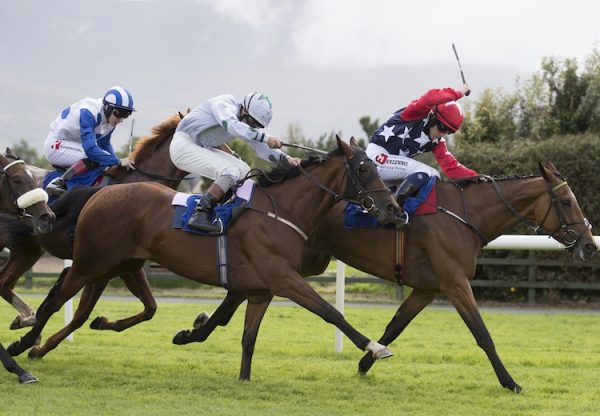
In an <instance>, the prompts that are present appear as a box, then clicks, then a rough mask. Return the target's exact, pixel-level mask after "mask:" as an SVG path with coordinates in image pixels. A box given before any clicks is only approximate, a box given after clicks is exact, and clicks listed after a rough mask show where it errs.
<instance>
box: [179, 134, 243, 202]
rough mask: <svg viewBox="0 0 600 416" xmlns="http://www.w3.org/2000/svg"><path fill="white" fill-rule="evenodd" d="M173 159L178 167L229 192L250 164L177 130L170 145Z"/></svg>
mask: <svg viewBox="0 0 600 416" xmlns="http://www.w3.org/2000/svg"><path fill="white" fill-rule="evenodd" d="M169 153H170V155H171V160H172V161H173V164H174V165H175V166H177V168H179V169H181V170H184V171H186V172H190V173H194V174H196V175H200V176H203V177H206V178H209V179H219V180H218V181H216V182H215V183H217V184H218V185H219V187H220V188H222V189H223V191H225V192H227V191H228V190H229V189H230V188H231V187H232V186H233V184H234V183H235V181H238V180H240V179H242V178H243V177H244V176H246V174H247V173H248V171H250V166H248V164H247V163H246V162H244V161H243V160H241V159H238V158H236V157H235V156H233V155H230V154H229V153H226V152H223V151H222V150H219V149H217V148H214V147H202V146H199V145H198V144H196V142H195V141H194V140H193V139H192V138H191V137H190V135H189V134H187V133H184V132H180V131H178V132H176V133H175V135H174V136H173V140H171V146H170V147H169Z"/></svg>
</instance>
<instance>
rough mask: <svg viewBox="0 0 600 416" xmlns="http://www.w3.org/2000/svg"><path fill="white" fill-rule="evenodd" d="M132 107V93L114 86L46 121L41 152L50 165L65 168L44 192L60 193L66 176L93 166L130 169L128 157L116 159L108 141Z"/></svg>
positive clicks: (69, 176)
mask: <svg viewBox="0 0 600 416" xmlns="http://www.w3.org/2000/svg"><path fill="white" fill-rule="evenodd" d="M133 111H135V110H134V108H133V97H132V96H131V94H130V93H129V91H127V90H126V89H125V88H123V87H118V86H115V87H112V88H111V89H109V90H108V91H107V92H106V93H105V94H104V97H103V98H101V99H100V98H98V99H96V98H84V99H83V100H80V101H78V102H76V103H75V104H72V105H70V106H69V107H67V108H65V109H64V110H63V111H62V112H61V113H60V114H59V115H58V117H57V118H56V120H54V121H53V122H52V124H50V133H49V134H48V137H47V138H46V141H45V143H44V155H45V156H46V159H48V161H49V162H50V163H51V164H52V165H54V166H56V167H59V168H68V169H67V170H66V171H65V173H63V174H62V175H61V176H60V177H58V178H56V179H54V180H53V181H51V182H50V183H49V184H48V186H47V187H46V191H47V192H48V194H49V195H51V196H60V195H62V194H64V193H65V192H67V184H66V182H67V181H68V180H70V179H73V178H74V177H75V176H77V175H81V174H83V173H85V172H88V171H89V170H91V169H95V168H97V167H109V166H118V165H121V166H123V167H125V168H127V169H133V164H132V163H131V161H130V159H129V158H124V159H119V158H118V157H117V155H116V154H115V151H114V149H113V147H112V144H111V143H110V138H111V135H112V133H113V131H114V129H115V127H116V126H117V125H118V124H120V123H121V122H122V121H123V120H124V119H126V118H127V117H129V116H130V115H131V113H132V112H133Z"/></svg>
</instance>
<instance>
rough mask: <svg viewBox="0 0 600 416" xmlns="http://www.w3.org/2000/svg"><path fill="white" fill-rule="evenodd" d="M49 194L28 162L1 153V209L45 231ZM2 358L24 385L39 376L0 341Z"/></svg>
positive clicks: (51, 215) (48, 223)
mask: <svg viewBox="0 0 600 416" xmlns="http://www.w3.org/2000/svg"><path fill="white" fill-rule="evenodd" d="M47 201H48V195H47V194H46V192H45V191H44V190H43V189H41V188H38V187H37V183H36V181H35V179H34V177H33V175H32V174H31V173H30V172H29V171H28V170H27V167H26V166H25V162H24V161H23V160H21V159H19V158H18V157H17V156H16V155H15V154H14V153H13V152H12V151H11V150H10V149H6V155H0V210H1V211H2V212H3V213H10V214H13V215H16V216H17V217H18V218H19V219H20V221H23V222H24V223H25V224H27V225H28V226H29V227H30V228H29V229H30V230H33V231H34V233H45V232H48V231H50V230H51V229H52V224H53V222H54V213H53V212H52V210H51V209H50V207H48V205H47V204H46V202H47ZM0 361H1V362H2V365H3V366H4V368H6V369H7V370H8V371H9V372H11V373H14V374H16V375H17V376H18V377H19V382H20V383H24V384H29V383H35V382H36V381H37V378H36V377H34V376H33V375H31V374H30V373H29V372H27V371H25V370H24V369H23V368H21V367H20V366H19V365H18V364H17V363H16V362H15V360H13V358H12V357H11V356H10V355H9V354H8V353H7V352H6V350H5V349H4V346H2V344H0Z"/></svg>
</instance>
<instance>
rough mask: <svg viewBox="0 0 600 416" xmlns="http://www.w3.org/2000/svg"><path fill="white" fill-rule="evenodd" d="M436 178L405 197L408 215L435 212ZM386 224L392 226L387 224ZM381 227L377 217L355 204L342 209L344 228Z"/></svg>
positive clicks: (416, 215) (405, 208)
mask: <svg viewBox="0 0 600 416" xmlns="http://www.w3.org/2000/svg"><path fill="white" fill-rule="evenodd" d="M436 183H437V178H436V177H435V176H434V177H432V178H430V179H429V182H427V183H426V184H425V185H424V186H422V187H421V188H420V189H419V192H418V193H417V195H415V196H414V197H409V198H406V201H404V210H405V211H406V212H407V213H408V215H409V216H410V217H418V216H419V215H427V214H435V213H436V212H437V187H436ZM386 226H393V225H391V224H388V225H386ZM376 227H381V224H379V222H377V218H375V217H374V216H373V215H371V214H369V213H368V212H364V211H363V209H362V208H361V207H359V206H358V205H356V204H348V205H347V206H346V208H345V209H344V228H346V229H353V228H376Z"/></svg>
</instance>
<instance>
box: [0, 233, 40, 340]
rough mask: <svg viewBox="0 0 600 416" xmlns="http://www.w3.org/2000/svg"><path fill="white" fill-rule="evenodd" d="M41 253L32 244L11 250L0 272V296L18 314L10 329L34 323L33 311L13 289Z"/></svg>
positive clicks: (36, 246) (38, 248)
mask: <svg viewBox="0 0 600 416" xmlns="http://www.w3.org/2000/svg"><path fill="white" fill-rule="evenodd" d="M43 253H44V251H43V250H42V249H41V248H40V247H39V246H38V245H36V244H33V243H32V244H28V245H27V246H26V247H19V248H13V249H12V250H11V252H10V256H9V257H8V260H7V261H6V263H5V264H4V266H2V269H1V270H0V296H2V298H4V300H6V301H7V302H8V303H9V304H11V305H12V306H13V308H15V309H16V310H17V311H18V312H19V315H18V316H17V317H16V318H15V319H14V321H13V322H12V323H11V325H10V329H19V328H23V327H26V326H31V325H33V324H34V323H35V311H34V310H33V309H32V308H30V307H29V305H27V303H25V301H24V300H23V299H22V298H21V297H20V296H19V295H17V294H16V293H15V292H14V290H13V289H14V287H15V285H16V283H17V280H19V277H21V276H22V275H23V274H24V273H25V272H26V271H27V270H29V269H31V267H33V265H34V264H35V263H36V262H37V261H38V260H39V259H40V257H41V256H42V254H43Z"/></svg>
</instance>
